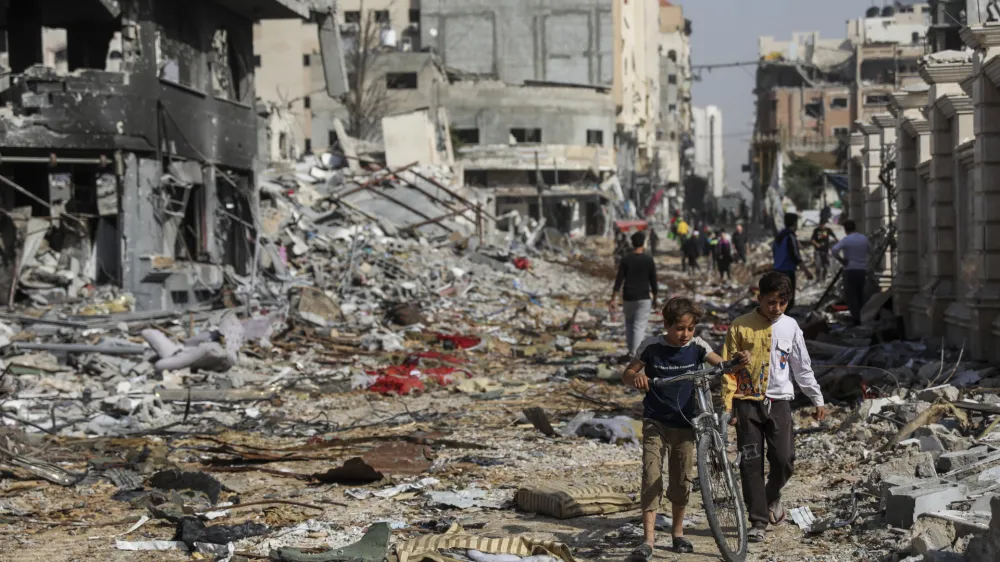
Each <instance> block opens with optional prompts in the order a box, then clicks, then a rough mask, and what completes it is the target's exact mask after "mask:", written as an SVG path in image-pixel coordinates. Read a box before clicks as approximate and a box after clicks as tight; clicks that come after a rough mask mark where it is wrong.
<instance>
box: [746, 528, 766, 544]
mask: <svg viewBox="0 0 1000 562" xmlns="http://www.w3.org/2000/svg"><path fill="white" fill-rule="evenodd" d="M765 533H766V530H765V529H764V527H754V528H753V529H750V532H749V533H747V540H748V541H750V542H764V534H765Z"/></svg>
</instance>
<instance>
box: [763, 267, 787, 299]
mask: <svg viewBox="0 0 1000 562" xmlns="http://www.w3.org/2000/svg"><path fill="white" fill-rule="evenodd" d="M757 288H758V289H760V294H761V295H770V294H771V293H778V296H780V297H783V298H789V297H791V296H792V280H791V278H789V277H788V276H787V275H785V274H784V273H782V272H780V271H770V272H768V273H765V274H764V276H763V277H761V278H760V281H759V282H758V283H757Z"/></svg>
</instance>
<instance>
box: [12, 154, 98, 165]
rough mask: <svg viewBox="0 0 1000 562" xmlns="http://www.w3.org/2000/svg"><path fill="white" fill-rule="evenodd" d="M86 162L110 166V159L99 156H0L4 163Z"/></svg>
mask: <svg viewBox="0 0 1000 562" xmlns="http://www.w3.org/2000/svg"><path fill="white" fill-rule="evenodd" d="M8 162H9V163H11V164H57V165H58V164H87V165H94V166H110V165H111V162H110V160H103V159H101V158H60V157H58V156H55V157H54V158H53V157H50V156H7V155H2V156H0V163H2V164H6V163H8Z"/></svg>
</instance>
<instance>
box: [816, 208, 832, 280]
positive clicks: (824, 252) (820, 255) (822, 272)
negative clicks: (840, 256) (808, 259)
mask: <svg viewBox="0 0 1000 562" xmlns="http://www.w3.org/2000/svg"><path fill="white" fill-rule="evenodd" d="M835 242H837V235H836V234H834V233H833V231H832V230H830V227H828V226H826V221H825V220H823V219H820V221H819V226H817V227H816V228H815V229H814V230H813V235H812V239H811V240H810V243H811V244H812V245H813V248H816V269H817V271H816V275H817V276H818V277H819V278H820V279H826V274H827V272H828V271H829V270H830V247H831V246H833V244H834V243H835Z"/></svg>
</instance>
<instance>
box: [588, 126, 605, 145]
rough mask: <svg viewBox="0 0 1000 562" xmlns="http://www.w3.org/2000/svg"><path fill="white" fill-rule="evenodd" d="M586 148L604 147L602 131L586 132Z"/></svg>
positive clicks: (592, 130)
mask: <svg viewBox="0 0 1000 562" xmlns="http://www.w3.org/2000/svg"><path fill="white" fill-rule="evenodd" d="M587 145H588V146H604V131H602V130H600V129H588V130H587Z"/></svg>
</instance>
